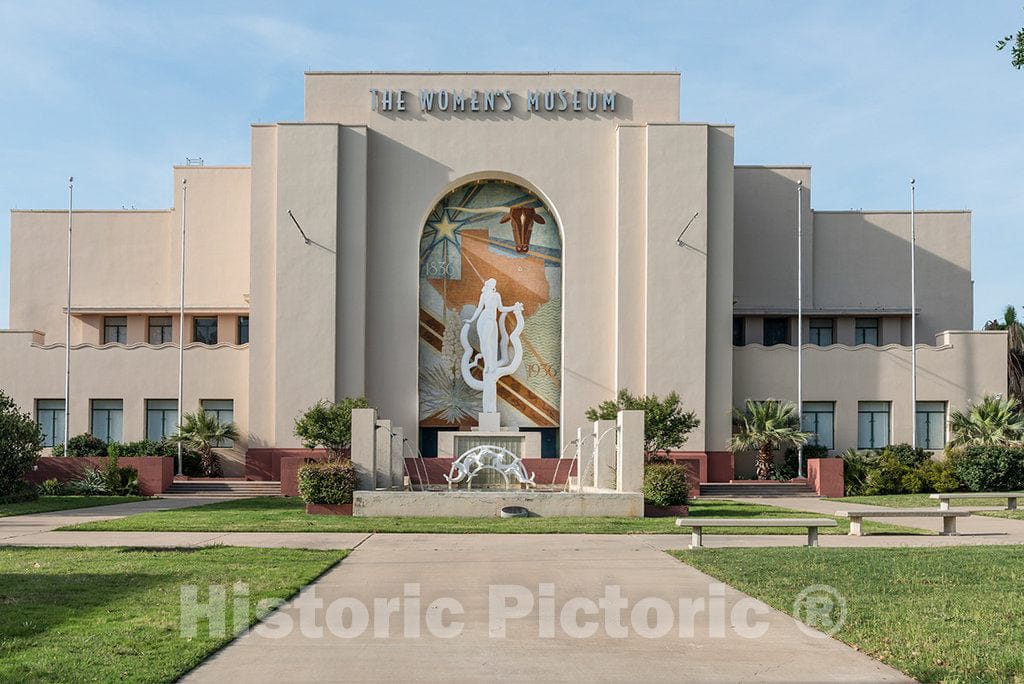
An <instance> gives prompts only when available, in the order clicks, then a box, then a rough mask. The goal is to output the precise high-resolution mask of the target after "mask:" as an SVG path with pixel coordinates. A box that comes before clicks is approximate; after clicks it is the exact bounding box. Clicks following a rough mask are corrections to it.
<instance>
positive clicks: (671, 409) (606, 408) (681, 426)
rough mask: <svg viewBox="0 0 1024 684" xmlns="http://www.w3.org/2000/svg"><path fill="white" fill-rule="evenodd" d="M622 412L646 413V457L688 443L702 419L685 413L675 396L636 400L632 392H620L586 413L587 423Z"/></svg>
mask: <svg viewBox="0 0 1024 684" xmlns="http://www.w3.org/2000/svg"><path fill="white" fill-rule="evenodd" d="M619 411H643V412H644V455H645V456H647V457H650V456H652V455H653V454H656V453H658V452H659V451H664V452H666V454H667V453H668V451H669V450H670V449H676V448H679V447H681V446H683V444H685V443H686V439H687V435H689V434H690V433H691V432H693V431H694V430H696V429H697V428H698V427H700V419H699V418H697V414H696V413H694V412H693V411H684V410H683V400H682V399H680V398H679V395H678V394H676V393H675V392H672V393H671V394H669V395H668V396H667V397H665V398H664V399H659V398H658V396H657V395H656V394H651V395H644V396H634V395H632V394H630V392H629V390H619V394H618V396H617V397H616V399H615V400H614V401H612V400H608V401H603V402H601V403H600V404H598V405H597V407H596V408H590V409H587V413H586V416H587V420H589V421H595V420H615V419H616V417H617V416H618V413H619Z"/></svg>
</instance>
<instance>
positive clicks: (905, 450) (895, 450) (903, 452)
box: [882, 443, 930, 468]
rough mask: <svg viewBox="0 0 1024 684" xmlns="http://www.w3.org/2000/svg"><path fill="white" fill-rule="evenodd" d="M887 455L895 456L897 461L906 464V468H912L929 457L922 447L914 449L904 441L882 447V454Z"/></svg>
mask: <svg viewBox="0 0 1024 684" xmlns="http://www.w3.org/2000/svg"><path fill="white" fill-rule="evenodd" d="M887 455H888V456H892V457H893V458H895V459H896V460H897V461H899V462H900V463H902V464H903V465H905V466H907V467H908V468H913V467H914V466H916V465H918V464H919V463H922V462H924V461H926V460H927V459H928V458H930V457H929V456H928V452H927V451H925V450H924V449H915V448H914V447H912V446H910V445H909V444H905V443H904V444H892V445H890V446H887V447H885V448H884V449H882V456H887Z"/></svg>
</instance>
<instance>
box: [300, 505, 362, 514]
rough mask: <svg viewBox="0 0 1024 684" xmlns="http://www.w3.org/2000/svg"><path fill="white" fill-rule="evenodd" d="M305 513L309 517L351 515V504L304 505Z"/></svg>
mask: <svg viewBox="0 0 1024 684" xmlns="http://www.w3.org/2000/svg"><path fill="white" fill-rule="evenodd" d="M306 513H309V514H310V515H352V504H350V503H347V504H315V503H307V504H306Z"/></svg>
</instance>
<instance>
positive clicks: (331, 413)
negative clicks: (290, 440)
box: [295, 397, 370, 460]
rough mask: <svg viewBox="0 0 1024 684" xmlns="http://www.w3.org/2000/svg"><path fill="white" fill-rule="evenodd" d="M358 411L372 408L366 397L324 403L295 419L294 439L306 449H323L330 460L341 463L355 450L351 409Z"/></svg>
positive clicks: (319, 403) (316, 405) (312, 407)
mask: <svg viewBox="0 0 1024 684" xmlns="http://www.w3.org/2000/svg"><path fill="white" fill-rule="evenodd" d="M357 408H370V403H369V402H368V401H366V399H365V398H364V397H346V398H344V399H342V400H341V401H338V402H330V401H324V400H322V399H321V400H320V401H318V402H316V403H315V404H313V405H312V406H310V407H309V408H308V409H306V412H305V413H303V414H302V415H301V416H299V417H298V418H296V419H295V436H296V437H298V438H299V439H301V440H302V446H304V447H306V448H307V449H316V448H317V447H320V448H323V449H325V450H326V451H327V457H328V458H329V459H331V460H338V459H340V458H341V457H342V451H343V450H344V449H346V448H348V447H350V446H352V409H357Z"/></svg>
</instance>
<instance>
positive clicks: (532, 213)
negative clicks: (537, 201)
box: [500, 207, 544, 253]
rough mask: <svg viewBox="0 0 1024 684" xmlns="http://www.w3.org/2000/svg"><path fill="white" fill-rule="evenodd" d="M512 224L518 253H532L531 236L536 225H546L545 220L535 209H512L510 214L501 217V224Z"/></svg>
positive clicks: (509, 211)
mask: <svg viewBox="0 0 1024 684" xmlns="http://www.w3.org/2000/svg"><path fill="white" fill-rule="evenodd" d="M509 221H511V222H512V236H513V237H514V238H515V241H516V251H517V252H523V253H525V252H529V251H530V235H532V234H533V224H534V223H544V218H543V217H542V216H541V215H540V214H538V213H537V210H536V209H535V208H533V207H510V208H509V210H508V213H507V214H505V215H504V216H502V217H501V221H500V222H501V223H508V222H509Z"/></svg>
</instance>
